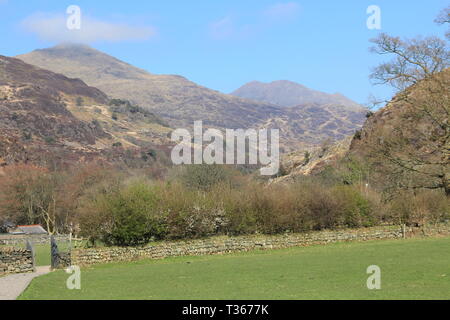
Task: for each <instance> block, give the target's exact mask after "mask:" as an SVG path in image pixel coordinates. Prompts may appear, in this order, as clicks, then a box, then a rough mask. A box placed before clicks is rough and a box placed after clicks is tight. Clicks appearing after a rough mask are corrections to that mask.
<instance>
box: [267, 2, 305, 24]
mask: <svg viewBox="0 0 450 320" xmlns="http://www.w3.org/2000/svg"><path fill="white" fill-rule="evenodd" d="M299 11H300V5H299V4H298V3H296V2H285V3H276V4H274V5H272V6H270V7H268V8H267V9H266V10H265V11H264V16H266V17H268V18H270V19H273V20H285V19H292V18H295V17H296V16H297V14H298V13H299Z"/></svg>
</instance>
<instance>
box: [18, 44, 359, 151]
mask: <svg viewBox="0 0 450 320" xmlns="http://www.w3.org/2000/svg"><path fill="white" fill-rule="evenodd" d="M18 58H20V59H22V60H24V61H25V62H27V63H30V64H34V65H36V66H39V67H41V68H45V69H48V70H52V71H54V72H58V73H62V74H64V75H66V76H69V77H74V78H80V79H82V80H83V81H85V82H86V83H87V84H89V85H91V86H95V87H97V88H99V89H100V90H102V91H103V92H105V93H107V94H108V95H109V96H110V97H113V98H121V99H127V100H130V101H132V102H134V103H137V104H138V105H140V106H142V107H144V108H146V109H148V110H150V111H151V112H154V113H155V114H156V115H158V116H160V117H162V118H163V119H164V120H166V121H167V122H168V123H169V124H170V125H172V127H185V128H191V127H192V125H193V122H194V121H195V120H203V122H204V125H205V126H208V127H215V128H218V129H225V128H230V129H239V128H243V129H247V128H261V127H271V128H278V129H280V130H281V136H280V140H281V144H282V146H283V150H284V151H290V150H295V149H298V148H301V147H304V146H307V145H317V144H319V143H320V142H321V141H323V140H324V139H328V138H330V139H333V140H336V139H342V138H343V137H344V136H346V135H348V134H352V133H353V132H354V131H356V130H357V129H359V128H360V126H361V125H362V123H363V120H364V112H363V110H362V108H351V107H340V106H337V105H336V104H329V105H327V106H325V105H324V104H323V103H322V102H321V103H320V105H318V104H315V103H311V104H307V105H303V106H302V107H298V108H296V109H294V108H285V107H280V106H276V105H273V104H270V103H265V102H258V101H254V100H248V99H243V98H240V97H235V96H232V95H227V94H223V93H220V92H218V91H214V90H211V89H208V88H205V87H202V86H199V85H197V84H195V83H193V82H191V81H189V80H187V79H185V78H184V77H181V76H177V75H155V74H151V73H149V72H147V71H144V70H142V69H139V68H136V67H134V66H131V65H129V64H127V63H125V62H122V61H120V60H118V59H116V58H114V57H111V56H109V55H107V54H105V53H102V52H100V51H98V50H95V49H92V48H90V47H87V46H83V45H59V46H56V47H53V48H49V49H42V50H35V51H33V52H31V53H28V54H24V55H20V56H18ZM218 76H220V75H218ZM338 100H339V99H338ZM303 111H305V112H303Z"/></svg>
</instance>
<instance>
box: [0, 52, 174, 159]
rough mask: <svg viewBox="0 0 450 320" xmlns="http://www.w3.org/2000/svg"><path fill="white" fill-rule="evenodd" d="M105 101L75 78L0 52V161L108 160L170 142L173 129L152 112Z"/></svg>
mask: <svg viewBox="0 0 450 320" xmlns="http://www.w3.org/2000/svg"><path fill="white" fill-rule="evenodd" d="M108 101H109V99H108V97H107V96H106V95H105V94H104V93H103V92H101V91H100V90H98V89H96V88H93V87H89V86H87V85H86V84H85V83H84V82H83V81H81V80H79V79H69V78H67V77H65V76H63V75H61V74H56V73H53V72H51V71H47V70H44V69H40V68H37V67H34V66H32V65H29V64H26V63H24V62H23V61H21V60H19V59H14V58H8V57H4V56H0V162H1V165H5V164H11V163H15V162H32V163H36V164H40V165H45V166H54V165H59V164H68V163H74V162H79V161H88V160H90V159H91V160H92V159H102V160H105V161H107V162H109V161H115V159H124V158H126V157H125V156H124V155H123V154H129V155H130V157H134V154H137V155H138V156H139V157H140V156H141V151H140V150H141V149H142V152H146V151H145V150H146V149H149V148H152V147H155V146H156V145H164V144H167V143H168V142H167V138H166V136H167V134H168V132H170V130H171V129H170V128H168V127H165V126H164V125H163V123H162V122H161V121H160V120H159V119H157V118H156V117H155V116H154V115H152V114H150V113H148V112H145V111H143V110H139V109H136V110H135V109H133V110H132V111H133V112H131V111H128V109H127V107H126V106H110V105H108ZM113 113H114V114H115V118H116V120H114V119H112V115H113ZM113 145H115V146H116V147H113ZM127 149H129V151H127Z"/></svg>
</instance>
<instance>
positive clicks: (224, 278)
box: [20, 238, 450, 299]
mask: <svg viewBox="0 0 450 320" xmlns="http://www.w3.org/2000/svg"><path fill="white" fill-rule="evenodd" d="M369 265H378V266H379V267H380V268H381V290H368V289H367V286H366V281H367V278H368V276H369V275H367V274H366V269H367V267H368V266H369ZM67 277H68V275H67V274H66V273H64V271H57V272H53V273H51V274H48V275H45V276H42V277H40V278H37V279H35V280H33V282H32V284H31V285H30V287H29V288H28V289H27V290H26V291H25V292H24V293H23V294H22V296H21V297H20V299H450V238H438V239H409V240H388V241H371V242H365V243H338V244H330V245H326V246H312V247H305V248H291V249H284V250H272V251H253V252H248V253H242V254H231V255H224V256H203V257H179V258H170V259H165V260H158V261H154V260H143V261H137V262H132V263H115V264H105V265H98V266H95V267H91V268H86V269H82V274H81V286H82V288H81V290H68V289H67V288H66V286H65V282H66V279H67Z"/></svg>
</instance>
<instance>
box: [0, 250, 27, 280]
mask: <svg viewBox="0 0 450 320" xmlns="http://www.w3.org/2000/svg"><path fill="white" fill-rule="evenodd" d="M33 271H34V263H33V253H32V251H31V250H27V249H22V248H12V247H4V248H0V274H5V273H26V272H33Z"/></svg>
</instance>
